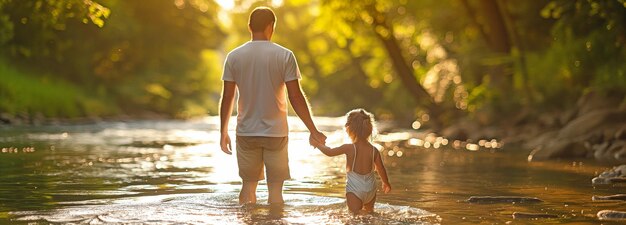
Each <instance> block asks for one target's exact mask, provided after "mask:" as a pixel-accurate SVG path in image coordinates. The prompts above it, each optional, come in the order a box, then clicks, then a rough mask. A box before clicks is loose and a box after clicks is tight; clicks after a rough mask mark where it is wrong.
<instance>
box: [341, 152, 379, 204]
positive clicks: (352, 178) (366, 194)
mask: <svg viewBox="0 0 626 225" xmlns="http://www.w3.org/2000/svg"><path fill="white" fill-rule="evenodd" d="M352 146H354V160H352V169H351V170H350V171H348V173H347V180H346V193H354V195H356V197H358V198H359V199H361V202H363V204H366V203H369V202H371V201H372V200H373V199H374V197H375V196H376V176H375V173H374V158H375V154H376V149H374V148H373V149H372V171H370V172H369V173H367V174H359V173H357V172H354V162H355V161H356V154H357V151H356V145H352Z"/></svg>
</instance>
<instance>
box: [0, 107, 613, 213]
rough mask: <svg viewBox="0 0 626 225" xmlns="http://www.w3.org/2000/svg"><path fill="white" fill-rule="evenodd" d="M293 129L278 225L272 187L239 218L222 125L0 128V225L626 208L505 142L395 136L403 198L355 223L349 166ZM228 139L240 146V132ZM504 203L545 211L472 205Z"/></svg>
mask: <svg viewBox="0 0 626 225" xmlns="http://www.w3.org/2000/svg"><path fill="white" fill-rule="evenodd" d="M289 122H290V130H291V133H290V141H289V154H290V158H289V159H290V167H291V176H292V178H293V179H292V180H289V181H287V182H286V183H285V194H286V198H287V199H289V200H288V201H287V206H286V207H285V208H284V209H282V213H278V216H277V217H276V214H273V213H270V211H272V209H270V208H269V206H267V205H264V200H265V198H266V197H265V196H264V193H266V192H267V190H266V187H265V185H264V183H262V184H261V185H260V186H259V197H260V200H259V203H260V204H259V205H257V207H253V208H242V207H239V206H237V204H236V199H237V196H236V195H237V192H238V191H239V189H240V186H241V181H240V178H239V176H238V173H237V163H236V157H235V156H234V155H227V154H224V153H223V152H222V151H221V150H220V148H219V146H218V141H219V132H218V130H217V129H218V124H219V118H218V117H207V118H203V119H199V120H192V121H132V122H102V123H96V124H89V125H64V126H46V127H21V128H20V127H17V128H10V129H6V128H2V127H0V131H1V132H0V145H1V146H0V149H7V150H6V151H7V153H0V173H1V174H2V176H0V203H1V204H0V224H1V223H9V222H8V221H9V219H19V221H18V222H24V223H28V222H42V223H46V222H55V221H56V222H59V223H70V222H72V223H74V222H76V223H89V222H90V221H92V222H93V223H199V224H202V223H270V224H272V223H311V224H319V223H337V224H343V223H354V224H368V223H374V224H376V223H378V224H389V223H391V224H415V223H418V224H419V223H424V224H428V223H439V221H443V223H445V224H460V223H481V222H488V223H496V224H504V223H506V222H508V221H510V220H511V213H512V212H513V210H519V211H530V212H551V213H555V214H558V215H561V218H562V219H561V220H556V221H555V220H553V221H552V222H563V221H566V222H575V223H579V224H593V223H594V222H595V220H594V218H593V214H594V213H595V212H596V211H598V209H597V207H611V208H612V209H619V208H620V207H622V208H623V207H624V206H623V205H620V204H619V203H615V202H609V203H605V202H601V203H599V202H591V203H590V202H589V199H590V196H591V194H609V193H610V194H615V192H616V191H615V189H619V187H590V185H589V181H588V180H589V179H590V178H591V177H592V176H593V174H594V173H597V171H598V170H602V167H601V166H594V165H593V163H587V162H585V164H584V166H583V164H581V163H578V164H574V165H575V166H574V167H573V166H572V164H571V163H570V162H563V163H560V162H545V163H533V164H532V166H530V164H529V163H528V162H527V161H526V160H525V154H524V152H523V151H517V152H515V151H509V152H504V153H503V152H501V151H506V150H502V149H500V147H502V143H500V142H499V141H497V140H477V141H476V142H469V141H468V140H448V139H446V138H445V137H439V136H437V135H435V134H431V133H427V132H424V133H421V132H417V131H415V130H394V131H393V132H387V133H383V134H379V135H377V136H376V137H375V141H376V143H374V144H375V145H376V146H377V147H378V148H379V149H380V150H381V154H382V155H383V157H384V161H385V165H386V167H387V170H388V173H389V175H390V179H391V182H392V185H393V186H394V191H393V192H392V193H390V194H386V195H382V194H381V195H379V196H378V203H380V204H378V205H377V211H378V212H379V214H377V215H376V216H375V217H373V218H368V217H364V218H351V217H349V216H348V215H347V214H346V207H345V203H344V202H343V199H344V193H345V190H344V188H345V183H344V182H345V158H343V157H334V158H329V157H325V156H324V155H322V154H321V153H320V152H319V151H318V150H314V149H313V148H312V147H311V146H309V145H308V135H309V134H308V132H307V131H306V128H305V127H304V125H303V124H302V123H301V122H300V121H299V120H298V119H297V118H294V117H290V118H289ZM343 122H344V121H343V118H323V117H321V118H316V123H317V124H318V126H319V127H320V129H321V130H323V131H324V132H325V134H327V136H328V144H329V145H330V146H338V145H340V144H342V143H345V142H347V141H348V138H347V137H346V135H345V134H344V131H343V127H342V125H343ZM234 128H235V127H234V124H232V123H231V130H234ZM230 134H231V137H232V138H233V141H234V137H235V134H234V132H232V131H231V133H230ZM468 147H470V148H468ZM9 149H11V153H8V151H9ZM15 149H17V151H14V150H15ZM23 149H27V150H28V151H23ZM470 150H476V151H470ZM498 194H506V195H529V196H535V197H539V198H542V199H544V200H546V202H545V203H542V204H539V205H530V206H528V205H469V204H467V203H464V202H463V201H464V200H465V199H467V198H468V197H469V196H472V195H498ZM422 209H426V210H428V211H430V212H434V213H436V214H438V215H435V214H432V213H428V212H426V211H423V210H422ZM602 209H604V208H602ZM143 210H145V212H144V211H143ZM168 210H169V211H168ZM581 211H582V212H583V213H579V212H581ZM7 215H8V216H7ZM151 215H154V216H151ZM225 215H226V216H225ZM281 215H282V216H281ZM589 215H591V216H589ZM439 216H441V218H443V220H441V218H440V217H439ZM407 218H409V219H407ZM11 222H16V221H14V220H11Z"/></svg>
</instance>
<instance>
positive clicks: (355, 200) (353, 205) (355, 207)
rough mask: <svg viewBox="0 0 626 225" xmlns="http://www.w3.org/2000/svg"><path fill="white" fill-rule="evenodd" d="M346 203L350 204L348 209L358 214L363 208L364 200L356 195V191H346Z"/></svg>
mask: <svg viewBox="0 0 626 225" xmlns="http://www.w3.org/2000/svg"><path fill="white" fill-rule="evenodd" d="M346 203H347V204H348V209H349V210H350V212H352V213H353V214H358V213H359V212H360V211H361V208H363V202H362V201H361V199H359V197H356V195H355V194H354V193H351V192H348V193H346Z"/></svg>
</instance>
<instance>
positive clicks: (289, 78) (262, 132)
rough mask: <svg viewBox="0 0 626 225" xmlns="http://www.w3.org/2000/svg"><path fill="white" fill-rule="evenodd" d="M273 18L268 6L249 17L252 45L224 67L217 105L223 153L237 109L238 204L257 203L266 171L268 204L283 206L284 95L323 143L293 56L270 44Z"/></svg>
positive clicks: (312, 137)
mask: <svg viewBox="0 0 626 225" xmlns="http://www.w3.org/2000/svg"><path fill="white" fill-rule="evenodd" d="M275 22H276V17H275V16H274V12H273V11H272V10H271V9H269V8H267V7H258V8H255V9H254V10H253V11H252V13H250V18H249V21H248V28H249V31H250V34H251V39H252V40H251V41H249V42H246V43H245V44H243V45H241V46H239V47H237V48H236V49H234V50H233V51H231V52H230V53H228V56H227V57H226V62H224V73H223V75H222V80H223V81H224V86H223V93H222V100H221V104H220V119H221V126H220V129H221V130H220V131H221V138H220V146H221V148H222V151H224V152H225V153H227V154H232V147H231V146H232V143H231V140H230V137H229V135H228V120H229V118H230V115H231V113H232V110H233V104H234V98H235V92H236V91H239V100H238V105H237V106H238V107H237V139H236V143H237V165H238V166H239V176H240V177H241V179H242V180H243V186H242V187H241V192H240V193H239V203H240V204H247V203H252V204H254V203H256V188H257V185H258V181H259V180H263V179H264V176H263V166H264V165H265V167H266V173H267V189H268V192H269V194H268V202H269V203H270V204H275V203H277V204H282V203H283V202H284V201H283V195H282V189H283V182H284V181H285V180H287V179H290V178H291V177H290V174H289V164H288V154H287V141H288V138H287V136H288V132H289V129H288V127H287V96H286V94H285V89H286V90H287V92H288V94H287V95H288V96H289V101H290V102H291V106H292V107H293V109H294V111H295V112H296V114H297V115H298V116H299V117H300V119H301V120H302V122H304V124H305V125H306V127H307V128H308V129H309V132H310V133H311V135H310V137H309V141H310V142H313V141H316V142H321V143H325V142H326V136H325V135H324V134H322V133H321V132H319V131H318V130H317V128H316V127H315V124H314V123H313V120H312V119H311V112H310V111H309V105H308V102H307V100H306V98H305V97H304V94H303V92H302V90H301V88H300V82H299V79H301V75H300V70H299V68H298V64H297V63H296V58H295V56H294V55H293V53H292V52H291V51H290V50H289V49H286V48H284V47H282V46H280V45H277V44H274V43H272V42H271V41H270V40H271V38H272V34H273V33H274V24H275Z"/></svg>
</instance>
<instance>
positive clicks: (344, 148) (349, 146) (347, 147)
mask: <svg viewBox="0 0 626 225" xmlns="http://www.w3.org/2000/svg"><path fill="white" fill-rule="evenodd" d="M337 149H339V151H341V152H343V153H344V154H345V153H346V152H348V150H350V149H352V144H343V145H341V146H339V147H337Z"/></svg>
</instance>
